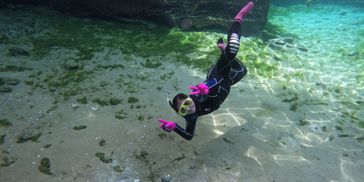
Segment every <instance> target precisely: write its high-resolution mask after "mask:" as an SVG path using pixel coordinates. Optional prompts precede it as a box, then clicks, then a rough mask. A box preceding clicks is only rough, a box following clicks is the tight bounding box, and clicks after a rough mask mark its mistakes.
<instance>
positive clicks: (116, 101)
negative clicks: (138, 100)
mask: <svg viewBox="0 0 364 182" xmlns="http://www.w3.org/2000/svg"><path fill="white" fill-rule="evenodd" d="M109 103H110V105H112V106H114V105H118V104H120V103H121V100H120V99H118V98H110V99H109Z"/></svg>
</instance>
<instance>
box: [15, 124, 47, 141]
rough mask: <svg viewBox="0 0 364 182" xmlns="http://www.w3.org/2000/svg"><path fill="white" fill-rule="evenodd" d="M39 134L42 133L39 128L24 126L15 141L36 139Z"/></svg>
mask: <svg viewBox="0 0 364 182" xmlns="http://www.w3.org/2000/svg"><path fill="white" fill-rule="evenodd" d="M41 135H42V133H41V132H40V131H39V130H36V129H31V128H26V129H23V131H22V132H21V133H20V134H19V135H18V138H17V141H16V143H24V142H27V141H29V140H31V141H37V140H38V138H39V137H40V136H41Z"/></svg>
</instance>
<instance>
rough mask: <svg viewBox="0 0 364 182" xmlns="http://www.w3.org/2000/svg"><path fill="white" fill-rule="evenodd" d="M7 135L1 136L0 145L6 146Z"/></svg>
mask: <svg viewBox="0 0 364 182" xmlns="http://www.w3.org/2000/svg"><path fill="white" fill-rule="evenodd" d="M5 137H6V135H0V145H2V144H4V141H5Z"/></svg>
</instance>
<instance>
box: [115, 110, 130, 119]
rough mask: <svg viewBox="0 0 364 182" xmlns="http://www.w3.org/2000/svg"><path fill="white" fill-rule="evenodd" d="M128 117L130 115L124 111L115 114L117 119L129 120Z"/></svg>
mask: <svg viewBox="0 0 364 182" xmlns="http://www.w3.org/2000/svg"><path fill="white" fill-rule="evenodd" d="M127 115H128V114H127V113H126V112H125V111H124V110H120V111H118V112H116V113H115V118H116V119H125V118H127Z"/></svg>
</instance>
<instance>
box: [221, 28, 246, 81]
mask: <svg viewBox="0 0 364 182" xmlns="http://www.w3.org/2000/svg"><path fill="white" fill-rule="evenodd" d="M240 37H241V24H240V22H239V21H234V23H233V24H232V26H231V28H230V31H229V34H228V44H227V46H226V48H225V50H224V51H223V52H222V53H221V54H220V58H219V60H218V61H217V63H216V66H217V68H218V70H219V71H218V72H219V73H220V74H221V75H224V76H225V75H228V74H229V72H230V69H231V64H230V62H231V61H232V60H234V58H235V56H236V54H237V53H238V50H239V45H240Z"/></svg>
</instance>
